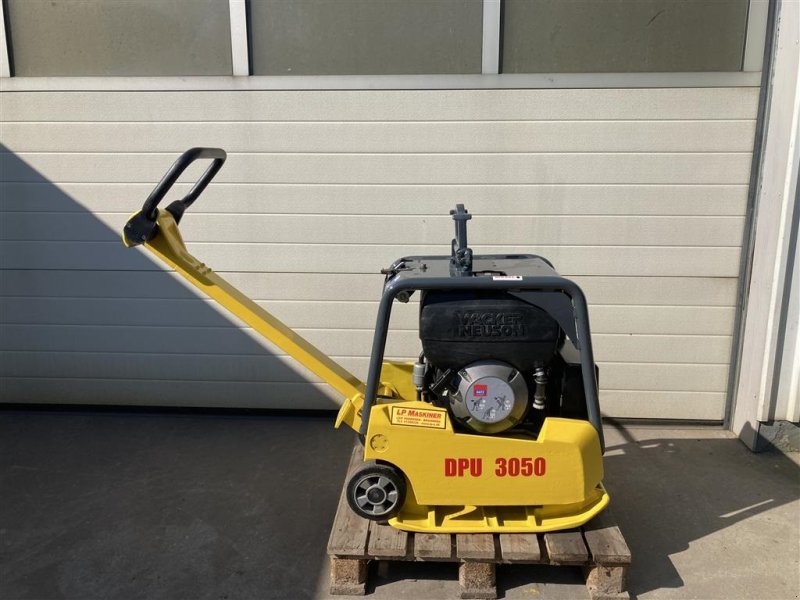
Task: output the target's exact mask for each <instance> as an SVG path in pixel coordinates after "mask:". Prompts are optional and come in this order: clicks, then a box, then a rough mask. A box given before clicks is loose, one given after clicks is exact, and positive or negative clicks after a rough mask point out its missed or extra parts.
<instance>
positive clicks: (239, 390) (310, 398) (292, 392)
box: [3, 377, 724, 420]
mask: <svg viewBox="0 0 800 600" xmlns="http://www.w3.org/2000/svg"><path fill="white" fill-rule="evenodd" d="M3 385H4V388H3V389H4V393H5V394H6V395H7V398H8V400H7V401H9V402H20V403H25V402H31V403H41V402H43V400H42V399H43V398H44V399H45V400H44V402H46V403H47V402H49V403H57V404H69V403H72V404H118V405H130V404H134V405H144V406H147V405H150V406H163V405H168V406H204V407H226V406H230V402H229V401H228V400H227V399H228V398H230V397H232V396H233V397H235V398H236V406H239V407H243V408H292V409H321V410H334V409H336V408H338V406H339V405H340V402H341V401H340V400H339V399H338V398H337V397H336V393H335V392H334V391H333V390H332V389H331V388H329V387H327V386H325V385H324V384H304V383H251V382H242V381H235V382H207V381H203V382H196V381H190V382H183V381H152V380H150V381H147V380H145V381H141V380H126V379H121V380H108V379H76V380H73V381H72V382H69V381H67V380H64V379H60V378H57V379H42V378H38V377H36V378H25V377H13V378H8V379H4V380H3ZM600 402H601V404H602V406H603V414H604V415H614V416H616V417H618V418H626V417H627V418H652V414H653V406H656V405H658V406H660V407H661V412H660V416H661V417H662V418H665V419H685V418H686V415H687V414H692V415H694V418H695V419H708V420H721V419H722V416H723V410H722V409H721V407H722V406H723V404H724V394H721V393H711V394H709V393H702V392H645V393H642V392H617V391H602V392H601V393H600Z"/></svg>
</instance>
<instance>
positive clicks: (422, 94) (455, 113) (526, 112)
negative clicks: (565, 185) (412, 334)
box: [0, 88, 758, 123]
mask: <svg viewBox="0 0 800 600" xmlns="http://www.w3.org/2000/svg"><path fill="white" fill-rule="evenodd" d="M0 102H2V104H3V107H4V109H3V117H2V118H3V120H4V121H44V122H47V121H88V122H97V121H137V122H168V123H169V122H173V121H174V122H178V121H199V122H206V121H212V122H213V121H247V122H250V121H479V120H486V121H503V120H512V121H523V120H524V121H528V120H547V121H554V120H598V119H619V120H629V119H633V120H655V119H659V120H660V119H680V120H692V119H755V113H756V107H757V104H758V88H660V89H659V88H656V89H652V88H651V89H548V90H429V91H414V90H403V91H385V90H373V91H366V92H362V91H300V92H297V91H263V92H262V91H246V90H240V91H191V92H144V91H137V92H134V93H125V92H4V93H2V96H0Z"/></svg>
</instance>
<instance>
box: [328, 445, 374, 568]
mask: <svg viewBox="0 0 800 600" xmlns="http://www.w3.org/2000/svg"><path fill="white" fill-rule="evenodd" d="M363 461H364V448H363V447H362V446H361V444H356V446H355V448H353V453H352V455H351V456H350V464H349V465H348V467H347V474H348V477H349V474H350V473H351V472H352V471H354V470H355V469H356V468H357V467H358V465H360V464H361V463H362V462H363ZM345 490H346V485H345V486H344V487H343V488H342V494H341V496H340V497H339V506H338V507H337V508H336V517H335V518H334V521H333V528H332V529H331V536H330V538H329V539H328V554H330V555H333V556H358V557H361V556H364V554H365V553H366V549H367V536H368V535H369V521H367V520H366V519H362V518H361V517H359V516H358V515H356V514H355V513H354V512H353V511H352V510H350V507H349V506H348V504H347V496H346V495H345Z"/></svg>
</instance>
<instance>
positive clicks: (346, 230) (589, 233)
mask: <svg viewBox="0 0 800 600" xmlns="http://www.w3.org/2000/svg"><path fill="white" fill-rule="evenodd" d="M127 219H128V215H123V214H122V213H114V214H108V213H94V214H89V213H73V214H60V213H37V215H36V217H35V218H31V215H30V214H28V213H9V214H6V215H4V216H3V219H2V220H0V239H2V240H30V241H46V240H54V241H55V240H66V241H105V240H114V241H116V240H117V238H118V232H120V231H122V228H123V227H124V225H125V222H126V221H127ZM743 226H744V217H652V216H648V217H643V216H642V217H622V216H614V217H604V216H591V217H582V216H560V217H553V216H538V217H529V218H520V217H514V216H510V215H509V216H503V217H488V216H480V219H479V220H477V221H476V223H475V226H474V227H473V228H472V230H471V231H470V236H469V240H470V243H471V244H472V247H473V248H474V249H475V250H476V251H477V252H481V251H482V250H481V248H482V247H484V246H495V247H496V246H498V245H503V246H509V247H511V248H518V247H522V246H525V245H529V244H531V243H532V242H535V243H536V244H538V245H553V246H619V245H623V244H622V242H624V245H628V246H647V245H652V246H738V245H739V240H741V238H742V228H743ZM452 229H453V221H452V219H450V217H449V216H442V217H412V216H391V217H390V216H376V215H370V216H349V215H348V216H338V215H337V216H315V215H298V216H288V215H195V214H192V215H191V218H187V219H185V220H184V221H182V222H181V232H182V235H183V239H184V241H186V242H187V243H191V242H207V243H208V242H226V243H231V244H235V243H261V242H264V241H267V242H268V243H292V242H296V241H297V240H299V239H302V238H303V237H304V236H306V237H307V238H308V239H309V241H313V242H314V243H317V244H348V243H350V242H354V243H357V244H394V245H400V244H404V245H405V246H406V247H408V248H411V249H412V250H411V251H413V248H414V246H418V245H422V244H428V245H430V244H441V242H442V240H447V239H448V237H449V236H452V235H453V232H452ZM510 251H512V252H513V251H514V250H510Z"/></svg>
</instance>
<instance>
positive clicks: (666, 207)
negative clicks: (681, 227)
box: [0, 163, 747, 230]
mask: <svg viewBox="0 0 800 600" xmlns="http://www.w3.org/2000/svg"><path fill="white" fill-rule="evenodd" d="M165 168H166V163H165ZM160 175H161V173H154V174H153V175H152V176H151V177H150V180H151V181H150V183H136V184H128V183H62V184H59V185H52V184H50V183H32V184H31V183H2V182H0V209H2V210H9V211H36V212H39V211H44V212H46V211H57V212H83V211H85V210H88V211H91V212H98V213H99V212H120V213H122V214H124V215H129V214H130V213H131V212H132V211H134V210H136V209H137V208H139V207H140V206H141V204H142V202H144V199H145V198H147V196H148V194H149V193H150V191H151V190H152V189H153V187H154V186H155V184H156V182H157V181H158V178H159V176H160ZM189 187H190V184H180V183H179V184H177V185H176V186H175V188H174V190H175V192H174V196H175V197H179V196H180V195H181V194H185V193H186V192H188V191H189ZM457 202H462V203H464V204H466V206H467V208H468V209H469V211H470V212H472V213H473V214H475V215H476V216H484V215H516V216H523V215H531V216H540V215H665V216H670V215H720V216H744V214H745V206H746V204H747V185H744V184H734V185H731V184H720V185H685V184H676V185H652V184H638V185H631V184H616V185H573V184H560V185H539V184H524V185H516V184H503V185H485V184H483V185H477V184H476V185H459V184H455V185H428V186H424V185H413V184H410V185H347V184H342V185H324V184H323V185H302V184H296V185H281V184H268V185H266V184H231V183H217V182H216V181H215V182H214V185H212V186H211V187H209V188H208V189H207V190H206V191H205V192H203V198H202V199H201V200H200V201H198V202H197V204H195V205H194V206H192V216H196V215H200V214H219V213H246V214H251V213H252V214H340V215H363V214H370V215H417V216H422V215H431V216H436V217H439V216H441V215H442V214H446V213H447V211H448V210H449V209H450V208H452V207H453V206H454V205H455V204H456V203H457ZM475 229H476V230H477V228H475Z"/></svg>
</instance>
